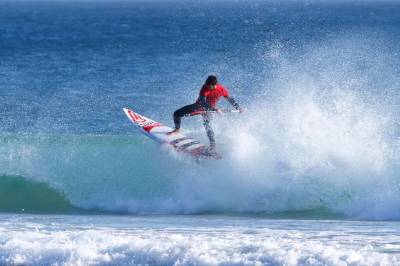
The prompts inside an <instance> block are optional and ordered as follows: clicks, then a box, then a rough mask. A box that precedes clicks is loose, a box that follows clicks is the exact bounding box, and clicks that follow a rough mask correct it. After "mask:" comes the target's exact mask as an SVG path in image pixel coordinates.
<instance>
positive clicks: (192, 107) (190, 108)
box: [174, 104, 198, 129]
mask: <svg viewBox="0 0 400 266" xmlns="http://www.w3.org/2000/svg"><path fill="white" fill-rule="evenodd" d="M197 109H198V107H197V105H196V104H189V105H186V106H184V107H182V108H180V109H178V110H176V111H175V112H174V123H175V129H180V128H181V119H182V117H183V116H185V115H187V114H190V113H193V112H194V111H196V110H197Z"/></svg>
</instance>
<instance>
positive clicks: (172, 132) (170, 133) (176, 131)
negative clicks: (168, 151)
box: [167, 128, 181, 135]
mask: <svg viewBox="0 0 400 266" xmlns="http://www.w3.org/2000/svg"><path fill="white" fill-rule="evenodd" d="M180 131H181V130H180V129H179V128H175V129H174V130H172V131H171V132H168V133H167V135H174V134H178V133H179V132H180Z"/></svg>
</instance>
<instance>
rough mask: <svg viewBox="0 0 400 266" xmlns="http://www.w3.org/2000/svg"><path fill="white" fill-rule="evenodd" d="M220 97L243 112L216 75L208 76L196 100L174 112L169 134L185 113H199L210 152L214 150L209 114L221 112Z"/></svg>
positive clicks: (177, 128)
mask: <svg viewBox="0 0 400 266" xmlns="http://www.w3.org/2000/svg"><path fill="white" fill-rule="evenodd" d="M221 97H225V99H226V100H227V101H228V102H229V103H230V104H231V105H232V106H233V107H234V108H235V109H236V110H238V111H239V112H243V109H242V108H240V106H239V104H238V103H237V102H236V101H235V100H234V99H233V98H232V97H230V96H229V92H228V90H227V89H226V88H225V87H223V86H222V85H221V84H219V83H218V80H217V77H216V76H213V75H211V76H208V77H207V79H206V82H205V83H204V85H203V86H202V88H201V90H200V94H199V97H198V98H197V100H196V102H195V103H193V104H189V105H186V106H184V107H182V108H180V109H178V110H176V111H175V112H174V123H175V129H174V130H173V131H171V132H170V133H169V134H175V133H178V132H179V131H180V127H181V119H182V117H183V116H186V115H191V114H192V115H193V114H196V112H199V113H201V115H202V116H203V125H204V127H205V129H206V132H207V136H208V139H209V140H210V147H209V151H210V152H215V146H216V145H215V138H214V131H213V129H212V127H211V125H210V122H211V114H210V111H212V112H217V113H221V112H222V111H221V109H219V108H217V107H216V105H217V102H218V101H219V99H220V98H221Z"/></svg>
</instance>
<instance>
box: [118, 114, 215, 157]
mask: <svg viewBox="0 0 400 266" xmlns="http://www.w3.org/2000/svg"><path fill="white" fill-rule="evenodd" d="M123 110H124V113H125V114H126V116H127V117H128V119H129V120H130V121H131V122H132V123H133V124H134V125H135V126H136V128H137V129H138V130H139V131H140V132H141V133H142V134H144V135H145V136H147V137H149V138H150V139H152V140H154V141H156V142H158V143H159V144H168V145H170V146H171V147H172V148H174V149H175V150H176V151H178V152H181V153H184V154H187V155H190V156H193V157H194V158H195V159H201V158H205V159H216V160H218V159H221V155H220V154H218V153H209V152H208V146H206V145H204V144H202V143H200V142H199V141H197V140H195V139H192V138H189V137H187V136H185V135H184V134H182V133H175V134H171V135H170V134H168V133H169V132H171V131H172V130H173V129H172V128H170V127H167V126H165V125H163V124H162V123H159V122H156V121H154V120H152V119H150V118H147V117H145V116H143V115H140V114H138V113H136V112H134V111H133V110H131V109H128V108H123Z"/></svg>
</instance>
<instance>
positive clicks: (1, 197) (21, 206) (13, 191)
mask: <svg viewBox="0 0 400 266" xmlns="http://www.w3.org/2000/svg"><path fill="white" fill-rule="evenodd" d="M72 211H74V207H73V206H72V205H71V204H70V203H69V202H68V200H67V199H66V198H65V196H64V195H63V194H62V193H61V192H59V191H57V190H55V189H53V188H51V187H49V186H48V185H47V184H45V183H38V182H34V181H30V180H27V179H25V178H23V177H20V176H0V212H12V213H20V212H29V213H69V212H72Z"/></svg>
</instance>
